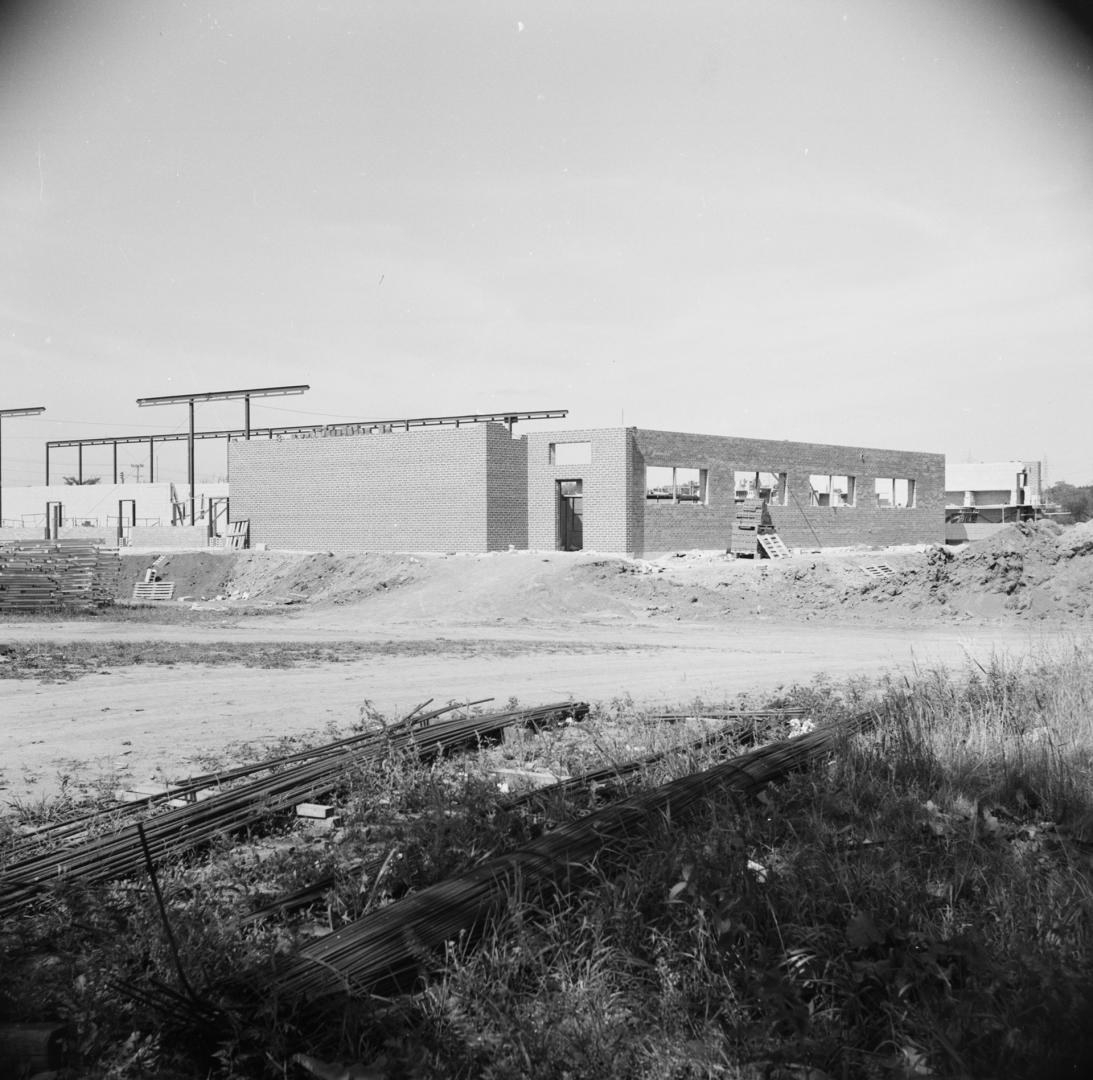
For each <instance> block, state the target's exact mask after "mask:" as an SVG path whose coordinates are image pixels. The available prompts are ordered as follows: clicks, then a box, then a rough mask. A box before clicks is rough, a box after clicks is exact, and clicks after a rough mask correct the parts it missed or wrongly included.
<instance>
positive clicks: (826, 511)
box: [229, 422, 945, 557]
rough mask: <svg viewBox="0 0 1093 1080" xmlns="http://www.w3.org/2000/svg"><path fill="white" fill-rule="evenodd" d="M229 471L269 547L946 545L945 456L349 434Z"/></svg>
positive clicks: (499, 431)
mask: <svg viewBox="0 0 1093 1080" xmlns="http://www.w3.org/2000/svg"><path fill="white" fill-rule="evenodd" d="M229 470H230V484H231V517H232V519H233V520H234V521H242V520H248V521H249V522H250V540H251V544H252V545H253V544H260V543H264V544H265V545H267V546H268V547H270V548H278V549H289V550H316V549H323V550H333V551H430V552H445V551H461V552H487V551H503V550H507V549H508V548H510V547H511V548H517V549H525V548H530V549H533V550H569V551H575V550H581V549H588V550H594V551H601V552H612V553H620V554H628V555H635V556H645V557H653V556H656V555H660V554H664V553H665V552H670V551H678V550H695V549H701V550H713V551H728V550H734V551H740V553H743V554H755V553H756V542H755V531H754V529H755V525H756V524H758V526H759V529H760V531H761V532H765V533H774V534H776V535H777V536H778V537H780V539H781V540H782V541H783V542H784V544H785V545H787V546H788V547H790V548H805V549H816V548H824V547H844V546H849V545H859V544H865V545H870V546H878V547H880V546H888V545H893V544H919V543H942V542H944V536H945V513H944V510H945V458H944V456H943V455H942V454H931V453H921V452H916V451H899V450H881V449H876V448H874V447H860V446H833V445H825V444H820V443H796V442H784V441H775V440H766V439H743V438H733V437H728V436H719V435H696V434H685V433H682V432H673V431H653V430H648V429H644V428H632V427H631V428H596V429H590V430H583V431H565V432H535V433H531V434H527V435H523V436H520V437H519V438H514V437H513V435H512V433H511V428H510V427H506V426H505V425H504V424H502V423H496V422H486V423H470V424H463V425H448V426H436V427H414V428H411V427H410V426H409V424H407V426H406V428H405V429H404V430H400V429H398V428H396V427H394V426H392V425H386V426H383V427H379V428H371V429H364V430H362V429H361V428H360V426H359V425H355V426H352V427H349V428H345V429H337V428H334V429H329V430H328V431H326V432H323V433H322V434H321V435H318V436H314V435H313V436H310V437H307V438H282V439H271V440H269V441H264V440H252V441H233V442H232V443H231V445H230V450H229ZM749 528H751V530H752V531H750V532H749V531H748V530H749ZM744 547H747V548H749V550H746V551H744V550H742V548H744Z"/></svg>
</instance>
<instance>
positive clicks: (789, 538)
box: [632, 428, 945, 555]
mask: <svg viewBox="0 0 1093 1080" xmlns="http://www.w3.org/2000/svg"><path fill="white" fill-rule="evenodd" d="M632 438H633V443H634V453H635V469H634V471H635V473H636V474H637V475H639V476H640V477H641V490H640V504H641V506H642V508H643V512H642V527H641V530H640V532H639V533H638V534H637V535H636V537H635V545H636V547H635V550H636V551H637V552H638V553H640V554H645V555H657V554H663V553H665V552H667V551H672V550H683V549H688V548H700V549H706V550H722V551H724V550H727V548H728V546H729V540H730V536H731V531H732V523H733V518H734V516H735V512H736V503H735V496H734V490H735V478H734V473H735V472H736V471H738V470H739V471H745V472H746V471H762V472H772V473H786V474H787V482H786V487H787V494H786V501H785V505H771V506H770V507H769V512H770V518H771V524H772V525H773V526H774V527H775V529H776V530H777V532H778V533H779V535H780V536H781V538H782V539H783V540H784V541H785V543H786V544H787V545H788V546H789V547H791V548H793V547H799V548H817V547H849V546H853V545H862V544H864V545H870V546H887V545H891V544H917V543H943V542H944V539H945V521H944V519H945V514H944V507H945V492H944V486H945V458H944V455H942V454H930V453H923V452H919V451H901V450H883V449H878V448H876V447H858V446H836V445H831V444H826V443H798V442H787V441H777V440H771V439H743V438H733V437H726V436H717V435H692V434H687V433H684V432H671V431H650V430H647V429H640V428H639V429H634V430H633V435H632ZM647 465H661V466H672V465H674V466H677V467H684V468H703V469H706V470H707V502H706V504H705V505H695V504H687V503H683V504H679V505H674V504H669V503H661V502H653V501H649V500H646V499H645V490H644V470H645V467H646V466H647ZM811 474H821V475H845V476H852V477H854V480H855V499H854V505H853V506H835V507H830V506H815V507H814V506H810V505H809V504H810V501H811V496H810V485H809V476H810V475H811ZM877 478H882V479H883V478H888V479H892V478H898V479H911V480H914V481H915V505H914V507H909V508H899V507H881V506H878V504H877V497H876V492H875V486H874V481H875V480H876V479H877Z"/></svg>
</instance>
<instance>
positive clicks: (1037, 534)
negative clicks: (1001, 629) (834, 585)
mask: <svg viewBox="0 0 1093 1080" xmlns="http://www.w3.org/2000/svg"><path fill="white" fill-rule="evenodd" d="M1091 555H1093V525H1090V524H1083V525H1073V526H1067V527H1063V526H1059V525H1057V524H1055V523H1054V522H1050V521H1043V522H1034V523H1031V522H1030V523H1024V524H1014V525H1008V526H1006V527H1005V528H1004V529H1001V530H999V531H998V532H997V533H995V534H994V535H993V536H991V537H988V538H986V539H983V540H977V541H974V542H973V543H970V544H968V545H967V546H965V547H963V548H958V549H953V548H947V547H935V548H931V549H930V550H929V551H928V552H927V553H926V555H925V559H924V564H923V565H921V566H917V567H909V568H906V569H904V570H902V571H901V572H899V573H897V574H895V575H892V576H891V577H890V578H883V579H879V580H876V581H871V582H868V583H866V584H864V585H863V586H862V587H861V588H860V590H858V594H859V595H858V596H857V597H852V598H848V600H850V602H863V601H864V602H867V603H881V604H885V605H888V606H895V607H904V608H907V609H910V610H914V609H928V610H932V611H933V612H935V613H937V614H948V615H951V616H956V617H969V616H971V617H979V618H984V617H985V618H996V617H1005V616H1012V615H1019V616H1025V617H1031V618H1038V619H1074V618H1078V619H1085V618H1088V617H1090V616H1091V615H1093V559H1091V558H1090V557H1089V556H1091Z"/></svg>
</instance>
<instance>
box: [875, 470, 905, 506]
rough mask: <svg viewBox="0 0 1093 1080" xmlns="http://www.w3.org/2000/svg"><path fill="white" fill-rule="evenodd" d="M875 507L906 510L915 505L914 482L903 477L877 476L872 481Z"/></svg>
mask: <svg viewBox="0 0 1093 1080" xmlns="http://www.w3.org/2000/svg"><path fill="white" fill-rule="evenodd" d="M874 490H875V491H876V494H877V506H881V507H895V508H896V509H901V510H906V509H909V508H910V507H913V506H914V505H915V482H914V480H910V479H907V478H904V477H891V478H890V477H887V476H883V477H881V476H878V477H877V479H876V480H875V481H874Z"/></svg>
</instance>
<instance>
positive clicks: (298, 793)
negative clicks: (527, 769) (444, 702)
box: [0, 701, 588, 915]
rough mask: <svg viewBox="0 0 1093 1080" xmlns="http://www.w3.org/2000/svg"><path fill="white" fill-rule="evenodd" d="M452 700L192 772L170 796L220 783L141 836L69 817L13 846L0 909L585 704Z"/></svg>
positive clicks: (121, 872)
mask: <svg viewBox="0 0 1093 1080" xmlns="http://www.w3.org/2000/svg"><path fill="white" fill-rule="evenodd" d="M476 704H480V703H476ZM457 708H462V706H453V705H448V706H444V707H442V708H439V709H435V710H433V711H432V712H428V713H415V714H413V715H411V716H410V717H408V718H407V719H406V720H404V721H403V722H401V723H400V724H398V725H396V726H394V727H390V728H386V729H383V730H379V731H370V732H366V733H363V734H361V735H354V736H350V737H349V738H346V739H339V740H338V741H336V742H333V743H328V744H326V745H324V746H319V747H316V748H314V749H312V750H307V751H303V752H300V753H297V754H292V755H290V756H288V757H281V758H276V759H273V760H270V761H266V762H263V763H261V764H260V765H253V766H247V767H244V768H240V769H236V770H233V771H231V772H228V773H225V774H223V775H221V776H218V777H216V776H203V777H200V778H195V779H194V780H192V781H191V782H190V783H189V784H186V785H183V786H177V787H175V788H174V789H172V791H171V792H170V795H171V796H172V798H173V800H174V801H176V802H177V801H179V800H180V799H184V798H185V796H186V795H188V794H193V793H195V792H196V791H197V790H199V789H208V787H209V785H210V784H212V783H219V784H223V785H225V786H224V787H223V790H220V791H218V792H215V793H213V794H212V795H211V797H208V798H205V799H203V800H202V801H195V802H192V803H187V804H185V805H182V806H178V807H176V808H174V809H169V810H167V811H166V812H164V813H162V814H158V815H156V816H152V817H148V818H147V819H146V820H145V821H144V822H143V823H142V825H143V830H144V838H143V839H142V837H141V836H140V830H139V829H138V826H137V823H136V822H134V823H132V824H128V825H125V826H123V827H122V828H121V829H119V830H112V831H107V832H104V833H100V835H94V834H95V833H96V831H99V829H100V826H99V822H98V821H97V820H96V819H97V818H99V817H102V816H103V815H93V817H92V819H87V820H80V821H78V822H69V823H66V824H65V825H64V826H63V827H62V828H61V829H59V830H52V831H47V832H40V833H38V834H36V835H35V836H33V837H32V838H31V840H30V841H28V845H27V846H28V847H31V846H39V845H41V844H43V843H45V844H47V845H48V850H46V851H42V852H37V853H32V854H31V853H28V854H25V855H23V857H19V855H18V853H17V855H16V859H15V860H14V861H13V862H11V863H9V864H8V865H7V866H6V867H5V868H4V870H3V872H2V873H0V915H2V914H6V913H9V912H11V911H15V910H17V909H19V908H21V907H22V906H23V905H24V904H26V903H28V902H29V901H31V900H32V899H33V898H34V897H36V896H38V895H39V894H40V893H41V892H43V891H44V890H46V889H48V888H50V887H51V886H52V885H54V884H56V883H59V882H60V881H62V880H63V879H66V878H80V879H82V880H84V881H87V882H94V881H109V880H115V879H120V878H125V877H129V876H132V875H133V874H134V873H136V872H137V871H138V870H139V869H140V868H141V867H142V866H143V865H144V864H145V862H146V861H152V862H159V861H160V860H162V859H165V858H167V857H170V856H177V855H180V854H182V853H184V852H187V851H192V850H194V849H195V848H198V847H200V846H201V845H203V844H206V843H208V842H209V841H210V840H212V839H213V838H214V837H216V836H221V835H226V834H230V833H235V832H238V831H240V830H242V829H244V828H246V827H248V826H251V825H254V824H255V823H257V822H259V821H260V820H262V819H263V818H265V817H266V816H268V815H269V814H271V813H277V812H280V811H285V810H290V809H291V808H293V807H294V806H297V805H299V804H301V803H305V802H311V801H314V800H318V799H321V798H322V797H324V796H325V795H326V794H328V793H329V792H331V791H334V790H335V789H336V788H338V787H339V785H340V784H342V783H343V782H344V779H345V776H346V774H347V772H348V771H349V770H351V769H353V768H355V767H360V766H361V765H363V764H365V763H366V762H369V761H375V760H377V759H379V758H380V757H382V756H383V755H385V754H388V753H391V752H392V751H396V750H401V751H406V750H411V751H413V752H414V753H415V754H416V755H417V756H418V757H419V758H420V759H421V760H429V759H430V758H431V757H434V756H436V755H437V754H441V753H444V752H447V751H450V750H453V749H456V748H458V747H461V746H466V745H468V744H469V745H472V746H473V745H477V744H478V743H480V742H481V741H482V740H485V739H490V738H493V737H495V736H497V735H498V734H499V733H500V732H501V731H503V730H504V728H506V727H508V726H509V725H511V724H517V723H519V724H525V725H531V726H536V725H544V724H549V723H551V722H553V721H554V720H555V719H558V718H559V717H562V716H573V715H577V716H583V715H584V714H585V713H587V711H588V706H587V705H586V704H584V703H581V702H571V701H567V702H556V703H554V704H550V705H542V706H537V707H535V708H530V709H516V710H509V711H507V712H501V713H489V714H484V715H470V716H468V715H465V714H464V715H461V716H456V717H453V718H450V719H447V720H441V719H440V717H441V716H442V715H443V714H445V713H450V712H452V711H454V710H455V709H457ZM257 772H261V773H262V774H263V775H261V776H259V777H258V778H256V779H252V780H249V781H247V782H246V783H234V781H238V780H240V779H241V778H242V777H244V776H246V775H248V774H253V773H257ZM147 801H152V800H151V798H149V799H148V800H147ZM133 806H134V804H129V811H128V816H134V815H133V812H132V811H133ZM124 814H126V810H125V809H124V808H122V809H121V810H119V811H117V812H115V816H121V815H124ZM108 816H109V815H108ZM58 842H59V844H58Z"/></svg>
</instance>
